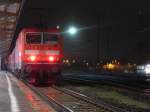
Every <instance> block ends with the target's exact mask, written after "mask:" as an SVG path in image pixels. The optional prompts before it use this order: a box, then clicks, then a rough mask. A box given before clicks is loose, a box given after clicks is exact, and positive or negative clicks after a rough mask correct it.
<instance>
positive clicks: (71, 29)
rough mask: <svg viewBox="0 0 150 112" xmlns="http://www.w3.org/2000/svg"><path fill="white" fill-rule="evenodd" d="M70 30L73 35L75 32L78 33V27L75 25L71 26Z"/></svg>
mask: <svg viewBox="0 0 150 112" xmlns="http://www.w3.org/2000/svg"><path fill="white" fill-rule="evenodd" d="M68 32H69V33H70V34H72V35H74V34H75V33H77V29H76V28H75V27H71V28H69V30H68Z"/></svg>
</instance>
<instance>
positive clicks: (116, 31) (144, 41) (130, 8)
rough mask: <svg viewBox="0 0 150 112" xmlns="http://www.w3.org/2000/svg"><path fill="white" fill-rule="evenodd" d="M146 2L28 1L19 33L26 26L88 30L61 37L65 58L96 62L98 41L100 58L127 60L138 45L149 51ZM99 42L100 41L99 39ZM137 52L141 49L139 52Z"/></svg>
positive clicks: (149, 10) (149, 13) (149, 17)
mask: <svg viewBox="0 0 150 112" xmlns="http://www.w3.org/2000/svg"><path fill="white" fill-rule="evenodd" d="M148 1H149V0H147V1H146V0H89V1H87V0H80V1H78V0H54V1H52V0H27V2H26V3H25V7H24V10H23V12H22V14H21V18H20V21H19V27H18V28H19V29H21V28H23V27H29V26H39V25H40V23H42V24H43V25H44V26H45V27H55V26H57V25H60V28H61V30H62V31H66V30H67V28H68V27H69V26H70V25H74V26H76V27H77V28H80V29H84V28H85V27H88V29H85V30H81V31H79V32H78V33H77V34H76V35H74V36H70V35H68V34H63V36H64V54H65V56H81V57H82V56H83V57H88V58H96V56H97V40H99V42H100V45H99V48H100V49H99V55H100V57H106V56H109V57H128V56H132V54H134V53H135V52H136V49H138V48H139V46H140V45H145V46H146V47H147V48H149V40H150V39H149V37H150V7H149V2H148ZM98 38H99V39H98ZM139 49H140V48H139Z"/></svg>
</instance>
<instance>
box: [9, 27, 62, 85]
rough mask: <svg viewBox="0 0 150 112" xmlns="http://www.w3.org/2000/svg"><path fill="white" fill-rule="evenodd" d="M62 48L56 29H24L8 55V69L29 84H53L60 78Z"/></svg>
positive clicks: (60, 38)
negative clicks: (25, 79)
mask: <svg viewBox="0 0 150 112" xmlns="http://www.w3.org/2000/svg"><path fill="white" fill-rule="evenodd" d="M62 47H63V38H62V36H61V34H60V31H59V30H58V29H38V28H25V29H23V30H21V32H20V33H19V36H18V38H17V40H16V45H15V48H14V49H13V51H12V53H11V54H10V55H9V59H8V66H9V69H10V70H11V71H13V72H15V73H18V76H19V77H24V78H27V79H28V80H29V81H30V82H31V83H39V82H46V83H49V82H52V83H53V82H54V81H56V80H57V79H58V78H59V77H60V76H61V62H62V57H63V55H62V53H63V52H62V51H63V50H62Z"/></svg>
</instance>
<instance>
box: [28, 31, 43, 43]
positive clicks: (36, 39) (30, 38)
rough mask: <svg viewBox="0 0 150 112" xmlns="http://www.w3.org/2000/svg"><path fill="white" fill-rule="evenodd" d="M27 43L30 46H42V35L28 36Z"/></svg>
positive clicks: (29, 34)
mask: <svg viewBox="0 0 150 112" xmlns="http://www.w3.org/2000/svg"><path fill="white" fill-rule="evenodd" d="M26 42H27V43H28V44H41V34H32V33H27V34H26Z"/></svg>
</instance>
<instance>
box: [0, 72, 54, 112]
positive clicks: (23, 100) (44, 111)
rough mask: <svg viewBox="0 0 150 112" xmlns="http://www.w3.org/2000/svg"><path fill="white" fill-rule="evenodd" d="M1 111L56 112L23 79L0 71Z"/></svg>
mask: <svg viewBox="0 0 150 112" xmlns="http://www.w3.org/2000/svg"><path fill="white" fill-rule="evenodd" d="M0 112H55V110H53V108H52V107H50V106H49V105H48V104H46V102H44V101H42V100H41V99H40V98H39V97H38V96H37V95H36V94H35V93H34V92H33V91H32V90H30V89H29V88H28V87H27V86H26V85H25V84H24V83H23V82H22V81H20V80H18V79H17V78H15V77H14V76H13V75H12V74H11V73H9V72H6V71H0Z"/></svg>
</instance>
